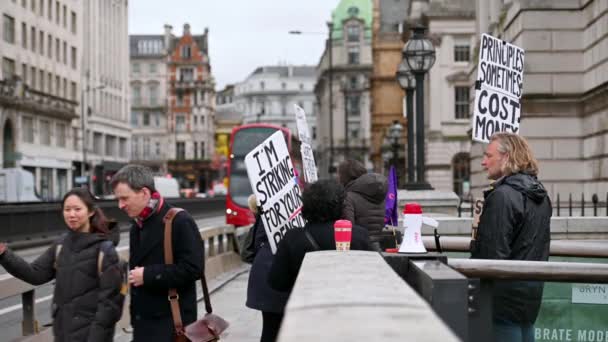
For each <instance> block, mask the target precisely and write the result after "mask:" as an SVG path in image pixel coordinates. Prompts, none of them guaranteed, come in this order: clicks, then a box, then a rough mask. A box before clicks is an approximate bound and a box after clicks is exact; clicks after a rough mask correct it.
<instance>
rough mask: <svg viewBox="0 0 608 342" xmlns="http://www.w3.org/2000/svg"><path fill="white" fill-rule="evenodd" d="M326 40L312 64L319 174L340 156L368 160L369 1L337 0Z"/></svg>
mask: <svg viewBox="0 0 608 342" xmlns="http://www.w3.org/2000/svg"><path fill="white" fill-rule="evenodd" d="M329 30H330V32H329V41H328V44H327V47H326V49H325V51H324V52H323V55H322V56H321V60H320V61H319V64H318V65H317V83H316V85H315V96H316V98H317V101H318V110H317V126H318V132H317V134H318V138H317V140H318V148H317V151H316V152H317V154H318V155H319V158H318V160H316V162H317V165H318V166H317V168H318V170H319V176H320V177H327V176H328V174H329V173H330V172H333V171H334V170H335V168H336V167H337V165H338V164H339V163H340V162H341V161H342V160H344V159H345V158H354V159H358V160H360V161H362V162H363V163H364V164H365V166H366V167H367V168H368V169H372V168H373V167H372V163H371V160H370V146H371V145H370V141H371V129H370V127H371V115H370V107H371V106H370V77H371V75H372V2H371V0H342V1H340V3H339V4H338V6H337V7H336V9H335V10H334V11H333V13H332V21H331V24H330V27H329Z"/></svg>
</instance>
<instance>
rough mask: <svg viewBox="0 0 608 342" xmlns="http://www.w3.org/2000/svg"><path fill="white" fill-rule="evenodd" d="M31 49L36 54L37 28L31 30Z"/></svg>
mask: <svg viewBox="0 0 608 342" xmlns="http://www.w3.org/2000/svg"><path fill="white" fill-rule="evenodd" d="M30 49H31V50H32V51H34V52H36V28H35V27H34V26H32V27H31V28H30Z"/></svg>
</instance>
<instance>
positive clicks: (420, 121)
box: [402, 26, 435, 190]
mask: <svg viewBox="0 0 608 342" xmlns="http://www.w3.org/2000/svg"><path fill="white" fill-rule="evenodd" d="M425 31H426V28H424V27H422V26H417V27H414V28H413V32H414V34H413V36H412V38H410V40H409V41H408V42H407V44H405V46H404V47H403V51H402V52H403V59H404V60H405V61H406V63H407V65H408V66H409V68H410V70H411V71H412V73H413V74H414V77H415V79H416V164H417V165H416V166H417V167H416V169H417V170H416V171H417V172H416V176H417V177H416V184H415V186H413V187H411V188H412V190H413V189H416V190H432V189H433V188H432V187H431V185H430V184H429V183H428V182H427V181H426V177H425V172H424V171H425V166H424V163H425V155H424V75H425V74H426V73H427V72H428V71H429V70H430V69H431V67H432V66H433V64H434V63H435V48H434V47H433V43H432V42H431V41H430V40H428V39H427V38H426V37H425V35H424V33H425Z"/></svg>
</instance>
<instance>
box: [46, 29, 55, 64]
mask: <svg viewBox="0 0 608 342" xmlns="http://www.w3.org/2000/svg"><path fill="white" fill-rule="evenodd" d="M46 53H47V55H48V56H49V58H53V36H51V34H50V33H49V35H48V36H47V49H46Z"/></svg>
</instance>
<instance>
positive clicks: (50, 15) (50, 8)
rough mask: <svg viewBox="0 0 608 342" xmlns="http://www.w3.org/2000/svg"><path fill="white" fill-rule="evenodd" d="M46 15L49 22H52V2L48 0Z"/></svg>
mask: <svg viewBox="0 0 608 342" xmlns="http://www.w3.org/2000/svg"><path fill="white" fill-rule="evenodd" d="M46 15H47V16H48V17H49V20H51V21H52V20H53V0H49V4H48V6H47V10H46Z"/></svg>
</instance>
